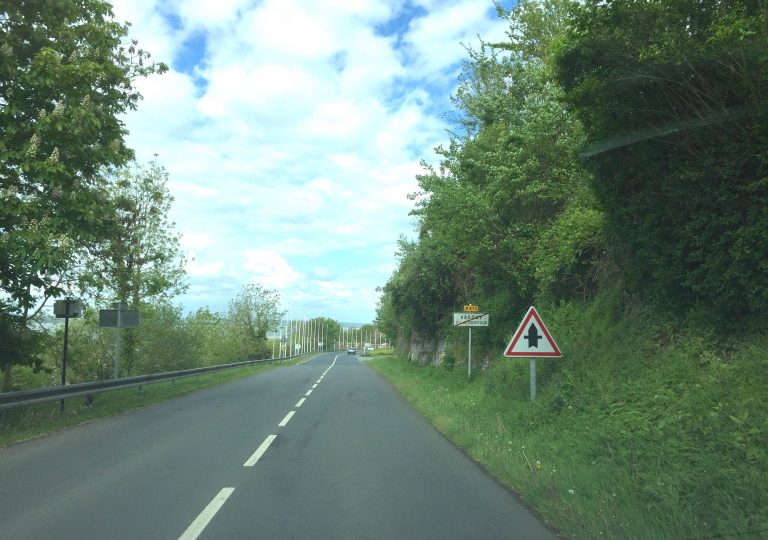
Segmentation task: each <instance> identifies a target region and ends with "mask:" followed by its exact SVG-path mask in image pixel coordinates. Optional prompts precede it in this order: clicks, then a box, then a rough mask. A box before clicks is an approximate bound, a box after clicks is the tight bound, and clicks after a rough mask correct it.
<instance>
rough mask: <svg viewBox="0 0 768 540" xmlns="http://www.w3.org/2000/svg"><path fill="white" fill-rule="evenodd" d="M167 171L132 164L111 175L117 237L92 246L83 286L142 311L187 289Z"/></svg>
mask: <svg viewBox="0 0 768 540" xmlns="http://www.w3.org/2000/svg"><path fill="white" fill-rule="evenodd" d="M167 182H168V173H167V172H166V171H165V169H163V167H161V166H159V165H158V164H157V162H156V161H153V162H151V163H150V164H149V166H147V167H142V166H140V165H137V164H132V165H131V166H129V167H126V168H123V169H120V170H118V171H117V172H115V173H114V174H112V175H111V176H110V177H108V182H107V185H106V190H107V193H108V202H107V204H108V205H110V208H111V213H112V214H113V217H112V227H113V234H112V235H110V236H109V237H108V238H105V239H104V240H103V241H102V242H100V243H99V244H97V245H95V246H93V247H92V249H91V250H90V251H91V258H90V262H89V265H88V266H89V270H88V271H87V272H84V273H83V274H82V275H81V284H82V285H83V286H84V287H90V288H94V289H95V290H96V292H97V294H98V295H99V296H104V295H106V296H110V297H112V298H113V299H115V300H118V301H123V302H127V303H128V304H129V305H130V306H131V307H133V308H136V307H138V305H139V303H140V302H165V301H167V300H169V299H170V298H171V297H173V296H176V295H178V294H180V293H182V292H184V291H185V290H186V287H187V285H186V283H185V281H184V278H185V276H186V272H185V270H184V262H185V261H184V257H183V254H182V252H181V248H180V247H179V237H178V235H176V234H175V233H174V232H173V223H171V222H170V221H169V219H168V213H169V211H170V209H171V204H172V203H173V197H172V196H171V195H170V193H169V192H168V188H167Z"/></svg>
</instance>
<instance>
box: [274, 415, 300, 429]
mask: <svg viewBox="0 0 768 540" xmlns="http://www.w3.org/2000/svg"><path fill="white" fill-rule="evenodd" d="M294 414H296V411H291V412H289V413H288V414H286V415H285V418H283V421H282V422H280V423H279V424H277V427H285V424H287V423H288V422H289V421H290V419H291V416H293V415H294Z"/></svg>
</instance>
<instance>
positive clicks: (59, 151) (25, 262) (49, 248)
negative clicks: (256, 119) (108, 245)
mask: <svg viewBox="0 0 768 540" xmlns="http://www.w3.org/2000/svg"><path fill="white" fill-rule="evenodd" d="M126 35H127V27H126V26H125V25H121V24H118V23H117V22H115V21H114V20H113V16H112V12H111V7H110V5H109V4H108V3H107V2H106V1H103V0H38V1H36V2H18V1H7V0H3V1H2V2H0V292H2V294H3V296H4V297H5V300H4V302H5V305H4V308H3V309H4V311H5V313H13V314H15V316H18V317H20V324H26V321H27V320H28V319H29V318H30V317H31V316H33V315H34V313H35V312H34V308H35V304H36V303H38V301H39V298H40V297H42V299H43V303H44V301H45V300H46V299H47V298H49V297H51V296H58V295H60V294H62V293H63V292H64V288H63V286H62V285H63V283H64V281H65V280H66V279H67V278H68V270H70V269H71V267H72V260H73V258H74V255H75V254H76V253H78V252H79V250H81V249H82V248H83V246H85V245H88V244H90V243H91V242H93V241H95V240H98V239H101V238H103V236H104V235H105V234H108V233H109V227H108V226H107V225H108V219H107V215H106V213H105V211H104V210H105V205H104V204H103V202H104V199H103V191H102V186H103V181H102V179H101V177H100V175H99V171H100V169H101V168H102V167H104V166H106V165H120V164H122V163H124V162H125V161H126V160H128V159H129V158H130V157H131V155H132V153H131V151H130V150H129V149H128V148H126V147H125V145H124V142H123V139H124V136H125V134H126V129H125V126H124V125H123V122H122V120H121V119H120V116H121V115H122V114H123V113H124V112H126V111H127V110H129V109H133V108H135V107H136V104H137V102H138V100H139V98H140V95H139V94H138V92H137V91H136V90H135V89H134V88H133V86H132V81H133V80H134V79H135V78H136V77H140V76H146V75H148V74H150V73H153V72H162V71H164V70H165V69H167V68H166V66H165V65H164V64H154V63H149V62H148V58H149V55H148V54H147V53H145V52H144V51H142V50H141V49H138V48H137V47H136V43H135V42H132V43H126V42H125V37H126ZM43 303H38V304H39V305H38V309H39V308H40V307H42V305H43ZM31 311H32V313H30V312H31ZM7 339H12V338H11V336H10V335H5V334H3V335H0V341H5V340H7ZM19 361H21V360H19ZM4 365H5V371H4V373H5V380H6V383H8V381H9V380H10V362H5V364H4Z"/></svg>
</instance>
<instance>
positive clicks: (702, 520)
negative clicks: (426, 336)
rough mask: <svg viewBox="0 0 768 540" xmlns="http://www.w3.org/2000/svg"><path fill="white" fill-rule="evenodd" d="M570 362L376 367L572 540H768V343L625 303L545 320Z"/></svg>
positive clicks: (612, 299)
mask: <svg viewBox="0 0 768 540" xmlns="http://www.w3.org/2000/svg"><path fill="white" fill-rule="evenodd" d="M542 315H543V316H544V317H545V322H546V323H547V325H548V327H549V328H550V330H552V332H553V333H554V335H555V337H556V338H557V341H558V345H559V346H560V347H561V348H562V349H563V352H564V357H563V358H561V359H547V360H539V361H538V363H537V372H538V395H537V398H536V401H535V402H533V403H531V401H530V396H529V385H528V362H527V360H524V359H515V360H513V359H504V358H501V356H500V355H501V351H497V353H496V355H495V357H494V358H493V360H492V361H491V363H490V366H489V367H488V368H487V369H485V370H482V371H481V370H475V371H474V374H473V380H472V381H471V382H470V383H468V382H467V373H466V368H465V366H466V364H465V363H464V362H465V361H464V360H462V359H463V358H464V356H461V355H460V357H459V358H460V359H457V362H456V365H454V366H453V367H450V364H447V363H444V364H441V365H439V366H435V365H432V364H427V365H421V364H419V363H417V362H409V361H408V360H407V359H403V358H398V359H381V360H374V361H372V362H371V364H372V365H373V366H374V368H375V369H377V370H378V371H380V372H381V373H382V374H384V375H385V376H386V377H388V378H389V379H390V380H391V381H392V383H393V384H394V385H395V386H396V387H397V388H398V389H399V390H400V391H401V392H402V393H403V395H404V396H405V397H406V398H407V399H408V400H410V401H411V402H412V403H413V404H414V406H415V407H416V408H417V409H418V410H419V411H420V412H422V413H423V414H424V415H425V416H426V417H427V418H428V419H429V420H430V421H431V422H432V423H434V425H435V426H436V427H437V428H438V429H439V430H440V431H441V432H443V433H444V434H445V435H446V436H447V437H448V438H449V439H451V440H452V441H453V442H455V443H456V444H457V445H458V446H459V447H461V448H462V449H464V451H466V452H467V453H468V454H469V455H470V456H472V457H473V458H474V459H476V460H477V461H479V462H480V463H482V464H483V465H484V466H485V467H486V468H487V469H488V470H489V471H490V472H491V474H493V475H494V476H496V477H497V478H498V479H499V480H500V481H501V482H502V483H504V484H506V485H508V486H510V487H511V488H513V489H514V490H515V491H516V492H518V493H519V494H520V496H521V498H522V499H523V500H524V501H525V502H526V504H527V505H529V506H530V507H531V508H532V509H534V510H535V511H536V512H538V513H539V514H540V515H542V516H543V517H544V518H545V519H546V520H547V521H548V522H549V523H550V524H552V525H553V526H555V527H556V528H558V529H559V530H561V531H563V532H564V533H565V535H566V536H568V537H571V538H617V539H618V538H636V539H645V538H659V539H666V538H668V539H679V538H760V537H763V536H764V535H766V534H768V517H766V516H768V513H766V511H765V509H766V508H768V404H766V401H765V400H764V399H763V398H762V396H763V394H764V389H765V388H766V386H767V385H768V337H766V336H761V335H755V336H752V337H751V338H746V339H745V340H744V341H742V342H740V343H738V344H733V345H731V346H728V347H722V346H719V345H718V344H717V343H718V338H717V336H716V335H713V334H709V333H706V332H701V331H700V330H698V329H696V328H690V327H684V326H680V325H678V324H677V323H676V322H675V321H672V320H664V321H662V320H659V319H654V318H652V317H650V316H649V315H650V314H649V313H647V312H644V311H642V310H637V311H627V310H626V308H625V307H624V306H623V303H622V299H621V297H620V295H619V294H618V289H614V290H611V291H604V292H603V293H601V294H600V295H599V296H598V298H596V299H595V300H593V301H590V302H587V303H583V302H568V303H564V304H563V305H561V306H560V307H559V308H557V309H551V308H550V309H546V308H545V309H543V310H542Z"/></svg>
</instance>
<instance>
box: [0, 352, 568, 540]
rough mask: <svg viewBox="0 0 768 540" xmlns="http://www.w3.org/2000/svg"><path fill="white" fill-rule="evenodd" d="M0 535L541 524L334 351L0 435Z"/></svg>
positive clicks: (526, 528) (478, 531)
mask: <svg viewBox="0 0 768 540" xmlns="http://www.w3.org/2000/svg"><path fill="white" fill-rule="evenodd" d="M0 537H2V538H8V539H15V540H21V539H38V538H39V539H53V538H55V539H57V540H66V539H71V540H83V539H130V540H142V539H150V538H160V539H177V538H183V539H192V538H201V539H251V538H268V539H302V540H308V539H349V540H361V539H414V540H415V539H419V540H426V539H431V538H434V539H439V540H446V539H453V538H456V539H463V538H466V539H496V538H509V539H513V538H515V539H521V540H522V539H524V540H532V539H539V538H541V539H545V538H547V539H548V538H556V536H554V535H553V534H552V533H551V532H550V531H549V530H548V529H546V528H545V527H544V526H543V525H541V524H540V522H539V521H538V520H537V519H536V518H535V517H533V516H532V515H531V514H530V513H529V512H528V511H527V510H526V509H525V508H524V507H522V506H521V505H520V504H519V503H518V502H517V501H516V500H515V498H514V497H513V496H512V495H511V494H510V493H509V492H508V491H506V490H505V489H503V488H501V487H500V486H499V485H498V484H496V483H495V482H494V481H493V480H492V479H491V478H490V477H488V475H486V474H485V473H484V472H483V471H482V470H481V469H480V468H479V467H478V466H477V465H475V464H474V463H473V462H472V461H470V460H469V459H467V457H466V456H464V455H463V454H462V453H461V452H459V451H458V450H456V449H455V448H454V447H453V446H452V445H451V444H450V443H448V442H447V441H446V440H445V439H443V437H442V436H441V435H440V434H438V433H437V432H436V431H435V430H434V429H433V428H432V427H431V426H430V425H429V424H428V423H427V422H426V421H425V420H424V419H423V418H422V417H421V416H419V415H418V414H417V413H416V412H414V411H413V410H412V409H411V408H410V407H409V406H408V405H407V404H406V403H405V402H404V400H403V399H402V398H401V397H400V395H399V394H398V393H397V392H396V391H395V390H394V389H393V388H392V387H391V386H390V385H389V383H387V382H386V381H384V380H383V379H381V378H380V377H379V376H378V375H377V374H375V373H374V372H373V371H372V370H370V369H369V368H368V367H366V366H365V365H363V364H362V363H361V362H360V360H359V359H358V358H357V357H356V356H353V355H347V354H346V353H343V354H339V355H337V354H335V353H333V354H330V353H329V354H324V355H321V356H319V357H317V358H315V359H313V360H311V361H309V362H306V363H304V364H300V365H297V366H290V367H284V368H280V369H275V370H271V371H267V372H264V373H259V374H256V375H254V376H251V377H248V378H244V379H240V380H238V381H235V382H232V383H228V384H225V385H222V386H219V387H216V388H210V389H207V390H203V391H200V392H197V393H195V394H191V395H188V396H185V397H182V398H179V399H174V400H172V401H168V402H165V403H162V404H159V405H153V406H150V407H147V408H145V409H142V410H138V411H134V412H131V413H127V414H124V415H120V416H117V417H114V418H110V419H106V420H101V421H97V422H93V423H91V424H88V425H85V426H80V427H77V428H73V429H70V430H68V431H65V432H63V433H60V434H57V435H52V436H49V437H45V438H42V439H38V440H34V441H29V442H26V443H22V444H17V445H14V446H11V447H9V448H6V449H4V450H0Z"/></svg>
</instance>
